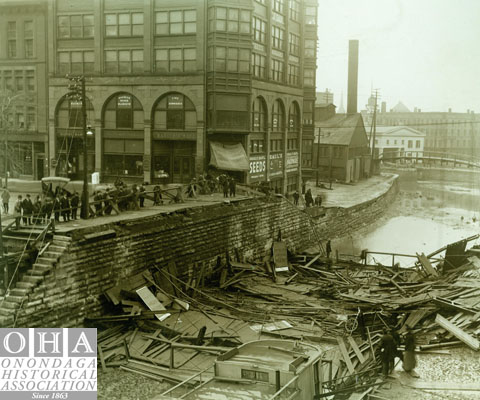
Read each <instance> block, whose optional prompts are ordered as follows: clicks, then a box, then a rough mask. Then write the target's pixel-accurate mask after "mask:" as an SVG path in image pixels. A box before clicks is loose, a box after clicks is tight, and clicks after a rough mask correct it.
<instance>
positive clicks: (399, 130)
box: [375, 126, 426, 159]
mask: <svg viewBox="0 0 480 400" xmlns="http://www.w3.org/2000/svg"><path fill="white" fill-rule="evenodd" d="M425 136H426V134H425V133H424V132H420V131H417V130H416V129H413V128H410V127H408V126H380V127H377V129H376V135H375V155H376V156H380V155H383V158H384V159H386V158H390V157H402V156H407V157H421V156H423V149H424V144H425Z"/></svg>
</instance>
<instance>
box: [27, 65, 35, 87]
mask: <svg viewBox="0 0 480 400" xmlns="http://www.w3.org/2000/svg"><path fill="white" fill-rule="evenodd" d="M26 73H27V76H26V86H27V91H29V92H34V91H35V73H34V71H32V70H27V71H26Z"/></svg>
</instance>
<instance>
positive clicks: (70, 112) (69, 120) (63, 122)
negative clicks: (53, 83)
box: [56, 97, 94, 129]
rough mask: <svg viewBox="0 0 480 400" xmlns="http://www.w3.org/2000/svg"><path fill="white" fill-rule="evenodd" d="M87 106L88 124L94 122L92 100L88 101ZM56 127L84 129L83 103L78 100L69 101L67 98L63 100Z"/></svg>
mask: <svg viewBox="0 0 480 400" xmlns="http://www.w3.org/2000/svg"><path fill="white" fill-rule="evenodd" d="M86 100H87V101H86V102H87V105H86V109H87V123H88V122H90V123H92V122H93V118H94V117H93V106H92V103H91V102H90V100H88V99H86ZM56 117H57V118H56V119H57V120H56V126H57V127H58V128H62V129H67V128H82V127H83V114H82V102H81V101H78V100H69V99H67V98H66V97H64V98H63V100H62V101H61V103H60V104H59V106H58V108H57V115H56Z"/></svg>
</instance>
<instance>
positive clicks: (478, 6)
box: [317, 0, 480, 113]
mask: <svg viewBox="0 0 480 400" xmlns="http://www.w3.org/2000/svg"><path fill="white" fill-rule="evenodd" d="M318 5H319V7H318V13H319V15H318V24H319V26H318V46H317V65H318V66H317V91H325V89H327V88H328V89H329V91H330V92H333V93H334V96H335V97H334V100H335V101H334V102H335V104H336V105H337V106H339V105H340V99H341V94H342V92H343V105H344V108H345V109H346V106H347V81H348V41H349V40H350V39H357V40H359V72H358V111H360V110H363V109H365V104H367V100H368V97H369V96H370V94H371V93H372V89H378V90H379V102H381V101H386V102H387V111H389V110H390V109H391V108H393V107H394V106H395V105H396V104H397V103H398V102H399V101H401V102H402V103H404V104H405V105H406V106H407V107H408V108H409V109H410V111H413V110H414V107H418V108H420V109H421V110H422V111H448V109H449V108H451V109H452V111H453V112H466V111H467V109H469V110H475V112H476V113H480V0H318Z"/></svg>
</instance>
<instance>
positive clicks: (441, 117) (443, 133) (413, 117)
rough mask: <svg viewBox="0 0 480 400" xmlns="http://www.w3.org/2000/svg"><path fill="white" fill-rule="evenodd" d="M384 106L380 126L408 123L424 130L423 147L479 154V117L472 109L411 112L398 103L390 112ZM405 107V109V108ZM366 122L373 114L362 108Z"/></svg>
mask: <svg viewBox="0 0 480 400" xmlns="http://www.w3.org/2000/svg"><path fill="white" fill-rule="evenodd" d="M385 110H386V106H383V105H382V110H381V112H378V113H377V130H378V128H379V127H382V126H383V127H392V126H408V127H411V128H413V129H415V130H417V131H420V132H423V133H425V139H424V143H425V144H424V150H425V151H426V152H441V153H450V154H458V155H465V156H468V157H471V156H477V155H479V156H480V116H479V115H477V114H475V113H474V112H473V111H471V110H467V112H466V113H456V112H452V111H451V110H449V111H448V112H422V111H421V110H420V109H418V108H415V109H414V111H413V112H410V111H409V110H408V108H407V107H406V106H405V105H404V104H403V103H401V102H400V103H398V104H397V105H396V106H395V107H394V108H393V109H392V110H391V111H390V112H385ZM402 110H403V111H402ZM362 115H363V116H364V119H365V123H366V125H367V126H370V124H371V122H372V113H371V112H370V113H368V112H367V111H362Z"/></svg>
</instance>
